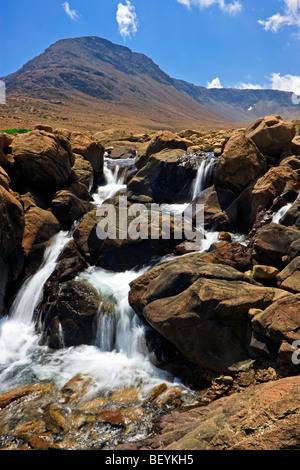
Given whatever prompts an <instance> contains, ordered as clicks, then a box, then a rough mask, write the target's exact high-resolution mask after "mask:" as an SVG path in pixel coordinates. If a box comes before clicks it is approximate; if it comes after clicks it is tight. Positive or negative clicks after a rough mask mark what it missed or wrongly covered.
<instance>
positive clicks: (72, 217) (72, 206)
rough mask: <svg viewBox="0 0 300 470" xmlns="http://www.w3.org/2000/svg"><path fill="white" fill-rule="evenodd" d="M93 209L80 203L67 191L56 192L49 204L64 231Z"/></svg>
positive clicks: (84, 203)
mask: <svg viewBox="0 0 300 470" xmlns="http://www.w3.org/2000/svg"><path fill="white" fill-rule="evenodd" d="M93 208H94V205H93V204H91V203H89V202H85V201H82V200H81V199H79V198H78V197H76V196H75V195H74V194H72V193H71V192H69V191H66V190H63V191H58V192H57V193H55V195H54V199H53V200H52V202H51V209H52V212H53V214H54V215H55V217H56V218H57V220H58V221H59V222H60V224H61V226H62V228H63V229H64V230H68V229H70V228H71V227H72V225H73V223H74V222H75V221H79V220H80V219H81V218H82V217H83V216H84V214H86V213H87V212H89V211H90V210H92V209H93Z"/></svg>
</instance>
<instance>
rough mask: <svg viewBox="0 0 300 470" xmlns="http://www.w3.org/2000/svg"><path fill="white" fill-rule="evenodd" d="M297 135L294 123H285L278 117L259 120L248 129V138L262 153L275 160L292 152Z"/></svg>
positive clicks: (273, 116)
mask: <svg viewBox="0 0 300 470" xmlns="http://www.w3.org/2000/svg"><path fill="white" fill-rule="evenodd" d="M295 135H296V128H295V126H294V125H293V123H292V122H289V121H284V120H283V119H282V118H281V117H280V116H278V115H270V116H266V117H264V118H260V119H257V120H256V121H255V122H253V123H252V124H251V125H250V126H249V127H248V128H247V129H246V136H247V137H248V138H249V139H251V140H253V142H255V144H256V145H257V147H258V148H259V150H260V152H261V153H262V154H263V155H268V156H270V157H274V158H279V157H280V155H281V154H282V153H284V152H290V151H291V143H292V140H293V139H294V137H295Z"/></svg>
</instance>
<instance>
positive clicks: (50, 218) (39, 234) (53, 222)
mask: <svg viewBox="0 0 300 470" xmlns="http://www.w3.org/2000/svg"><path fill="white" fill-rule="evenodd" d="M60 230H61V225H60V223H59V221H58V220H57V218H56V217H55V216H54V215H53V213H52V212H51V211H49V210H44V209H41V208H40V207H37V206H33V207H30V208H29V209H28V210H27V211H26V213H25V228H24V234H23V240H22V247H23V250H24V253H25V256H26V257H27V262H28V265H29V270H30V271H31V272H32V271H34V270H35V269H36V268H37V267H38V266H39V265H40V264H41V259H42V256H43V252H44V249H45V247H46V244H47V242H48V241H49V240H50V238H51V237H52V236H54V235H55V234H56V233H58V232H59V231H60Z"/></svg>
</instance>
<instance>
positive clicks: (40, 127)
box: [35, 124, 53, 133]
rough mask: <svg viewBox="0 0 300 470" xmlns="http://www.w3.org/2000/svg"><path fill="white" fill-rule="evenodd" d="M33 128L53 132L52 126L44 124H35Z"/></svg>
mask: <svg viewBox="0 0 300 470" xmlns="http://www.w3.org/2000/svg"><path fill="white" fill-rule="evenodd" d="M35 129H37V130H39V131H45V132H50V133H52V132H53V127H51V126H46V125H45V124H38V125H37V126H35Z"/></svg>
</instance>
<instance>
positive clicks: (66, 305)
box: [39, 280, 101, 349]
mask: <svg viewBox="0 0 300 470" xmlns="http://www.w3.org/2000/svg"><path fill="white" fill-rule="evenodd" d="M100 303H101V297H100V296H99V295H98V293H97V292H96V291H95V290H94V289H92V287H91V286H89V285H87V284H85V283H83V282H81V281H76V280H70V281H66V282H64V283H62V284H58V285H54V288H52V289H49V290H48V291H47V294H46V295H44V299H43V301H42V303H41V304H40V306H39V315H40V318H39V324H40V325H41V343H42V344H46V345H48V346H49V347H50V348H53V349H59V348H62V347H70V346H79V345H81V344H93V342H94V341H95V338H96V331H97V318H98V312H99V307H100Z"/></svg>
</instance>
